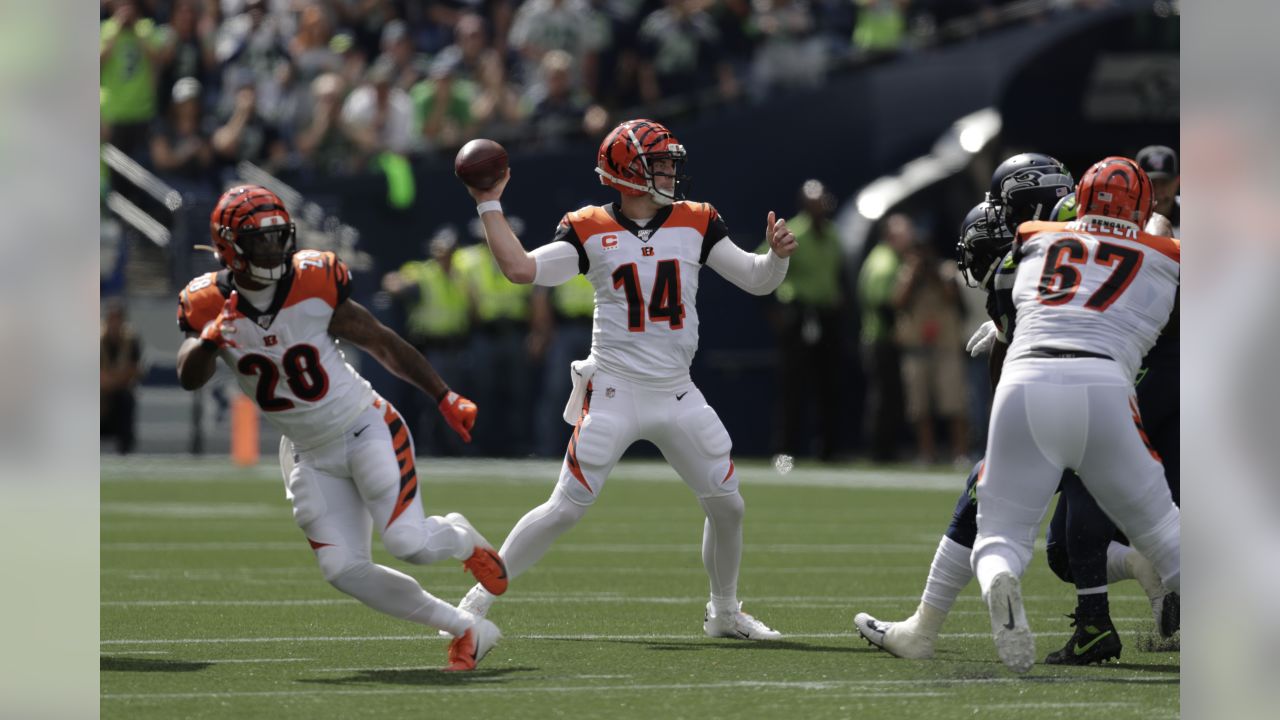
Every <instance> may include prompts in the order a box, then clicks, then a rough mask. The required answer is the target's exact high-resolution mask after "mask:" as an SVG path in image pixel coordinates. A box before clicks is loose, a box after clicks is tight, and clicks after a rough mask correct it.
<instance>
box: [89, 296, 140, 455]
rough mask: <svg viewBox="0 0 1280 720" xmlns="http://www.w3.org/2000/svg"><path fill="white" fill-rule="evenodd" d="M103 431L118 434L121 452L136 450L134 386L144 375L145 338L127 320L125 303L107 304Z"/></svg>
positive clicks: (101, 368)
mask: <svg viewBox="0 0 1280 720" xmlns="http://www.w3.org/2000/svg"><path fill="white" fill-rule="evenodd" d="M98 351H99V364H98V367H99V371H98V393H99V419H100V421H101V422H100V425H99V435H100V436H101V437H114V438H115V441H116V450H117V451H118V452H119V453H120V454H121V455H127V454H128V453H131V452H133V448H134V443H135V431H136V429H137V422H136V418H135V413H134V409H135V407H136V406H137V400H136V398H135V397H134V389H135V387H136V386H137V384H138V380H139V379H140V378H141V377H142V342H141V341H140V340H138V335H137V333H135V332H134V331H133V328H131V327H129V325H127V324H126V323H125V311H124V305H122V304H121V303H120V302H119V301H114V302H110V303H108V304H107V315H106V318H105V319H104V321H103V324H102V337H101V339H100V341H99V345H98Z"/></svg>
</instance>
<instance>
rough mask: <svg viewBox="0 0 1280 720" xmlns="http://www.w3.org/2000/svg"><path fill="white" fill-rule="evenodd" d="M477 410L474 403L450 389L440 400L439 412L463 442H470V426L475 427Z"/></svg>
mask: <svg viewBox="0 0 1280 720" xmlns="http://www.w3.org/2000/svg"><path fill="white" fill-rule="evenodd" d="M478 410H479V408H477V407H476V404H475V403H473V402H471V401H470V400H468V399H466V398H464V397H462V396H461V395H459V394H458V393H456V392H454V391H452V390H450V391H449V392H447V393H445V394H444V397H443V398H441V400H440V414H441V415H444V421H445V422H447V423H449V427H450V428H453V431H454V432H456V433H458V436H459V437H461V438H462V441H463V442H471V428H473V427H475V424H476V412H477V411H478Z"/></svg>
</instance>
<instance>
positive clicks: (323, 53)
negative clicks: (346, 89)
mask: <svg viewBox="0 0 1280 720" xmlns="http://www.w3.org/2000/svg"><path fill="white" fill-rule="evenodd" d="M332 42H333V22H332V20H331V18H330V17H329V13H328V12H327V11H326V10H325V8H324V6H323V5H321V4H319V3H315V4H311V5H307V6H306V7H304V8H303V9H302V13H301V14H300V15H299V16H298V34H297V35H294V37H293V40H291V41H290V42H289V54H290V56H291V57H292V58H293V67H294V69H295V70H296V71H297V73H298V76H299V78H298V79H299V81H300V82H302V83H307V84H310V83H311V81H312V80H314V79H315V78H316V77H318V76H320V75H321V74H323V73H328V72H338V71H340V70H341V69H342V56H341V55H339V54H338V52H337V51H335V50H334V48H333V46H332Z"/></svg>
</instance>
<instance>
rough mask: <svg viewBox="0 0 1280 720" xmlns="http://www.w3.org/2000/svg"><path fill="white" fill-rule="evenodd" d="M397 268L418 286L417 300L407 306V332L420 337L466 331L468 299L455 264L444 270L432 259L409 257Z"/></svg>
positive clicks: (468, 327) (459, 333)
mask: <svg viewBox="0 0 1280 720" xmlns="http://www.w3.org/2000/svg"><path fill="white" fill-rule="evenodd" d="M455 257H456V256H455ZM400 272H401V274H403V275H404V276H405V278H406V279H408V280H412V281H413V282H416V283H418V287H419V288H420V289H421V293H420V296H419V298H418V302H417V304H416V305H414V306H413V307H412V308H411V309H410V310H409V320H408V324H409V332H410V334H412V335H414V336H416V337H424V338H448V337H456V336H459V335H464V334H466V332H467V330H468V329H470V325H471V318H470V316H469V315H468V310H469V309H470V307H469V306H470V300H469V299H468V298H467V291H466V287H465V286H464V285H463V284H462V282H461V278H460V275H461V273H460V272H459V270H458V268H457V267H454V268H453V272H452V273H446V272H445V271H444V268H443V267H441V265H440V263H439V262H437V261H435V260H427V261H425V262H423V261H413V262H408V263H405V265H404V267H403V268H401V270H400Z"/></svg>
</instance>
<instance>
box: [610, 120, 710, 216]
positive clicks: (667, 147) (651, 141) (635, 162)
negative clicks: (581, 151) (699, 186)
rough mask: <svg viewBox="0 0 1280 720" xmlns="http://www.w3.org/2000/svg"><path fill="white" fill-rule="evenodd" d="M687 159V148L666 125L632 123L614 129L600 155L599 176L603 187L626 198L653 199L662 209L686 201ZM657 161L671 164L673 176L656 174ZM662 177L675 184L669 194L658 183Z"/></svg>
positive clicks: (646, 121) (650, 121) (645, 122)
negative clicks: (605, 186) (655, 164)
mask: <svg viewBox="0 0 1280 720" xmlns="http://www.w3.org/2000/svg"><path fill="white" fill-rule="evenodd" d="M686 157H687V153H686V152H685V149H684V146H683V145H681V144H680V141H679V140H677V139H676V137H675V135H672V134H671V131H670V130H668V129H667V127H666V126H665V125H663V124H662V123H660V122H656V121H654V120H643V119H640V120H628V121H626V122H624V123H622V124H621V125H619V126H618V127H616V128H614V129H613V131H612V132H610V133H609V134H608V135H607V136H605V139H604V142H602V143H600V151H599V152H598V153H597V154H596V173H597V174H599V175H600V184H601V185H608V186H609V187H611V188H614V189H615V190H618V191H619V192H621V193H622V194H623V195H635V196H640V195H649V196H650V197H652V198H653V200H654V201H655V202H657V203H658V204H659V205H670V204H671V203H672V202H674V201H675V200H679V199H680V198H681V197H682V190H683V188H682V187H681V186H682V185H683V183H684V182H685V181H686V180H687V178H686V177H685V176H684V175H683V174H682V170H683V169H684V162H685V159H686ZM655 160H671V161H672V162H673V163H674V170H673V171H672V172H671V173H656V174H655V173H654V171H653V163H654V161H655ZM659 176H667V177H672V178H673V179H674V181H675V183H674V185H673V187H672V189H671V190H669V191H664V190H662V189H660V188H658V186H657V185H656V184H655V183H654V178H655V177H659Z"/></svg>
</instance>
